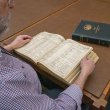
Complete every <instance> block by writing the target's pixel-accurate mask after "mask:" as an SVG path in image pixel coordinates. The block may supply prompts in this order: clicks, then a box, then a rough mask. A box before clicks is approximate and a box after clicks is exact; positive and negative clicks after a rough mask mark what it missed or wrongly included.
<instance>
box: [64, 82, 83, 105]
mask: <svg viewBox="0 0 110 110" xmlns="http://www.w3.org/2000/svg"><path fill="white" fill-rule="evenodd" d="M62 93H63V94H67V95H68V96H70V97H71V98H72V99H73V100H75V101H76V103H77V105H80V104H81V103H82V97H83V93H82V90H81V88H80V87H79V86H78V85H76V84H72V85H71V86H69V87H68V88H67V89H66V90H64V91H63V92H62Z"/></svg>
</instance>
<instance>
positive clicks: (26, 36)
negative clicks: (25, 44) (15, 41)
mask: <svg viewBox="0 0 110 110" xmlns="http://www.w3.org/2000/svg"><path fill="white" fill-rule="evenodd" d="M21 37H22V38H23V39H31V38H32V37H31V36H29V35H21Z"/></svg>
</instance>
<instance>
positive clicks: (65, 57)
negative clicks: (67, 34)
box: [39, 39, 93, 78]
mask: <svg viewBox="0 0 110 110" xmlns="http://www.w3.org/2000/svg"><path fill="white" fill-rule="evenodd" d="M92 49H93V48H92V47H89V46H86V45H82V44H80V43H78V42H76V41H73V40H71V39H68V40H66V41H64V42H62V43H61V44H60V45H59V46H58V47H56V48H55V49H54V50H52V51H51V52H49V53H48V54H47V55H45V56H44V57H43V58H42V59H41V60H40V61H39V62H40V63H41V64H42V65H45V66H46V67H47V68H49V69H50V70H51V71H53V72H54V73H55V74H57V75H58V76H60V77H63V78H66V77H67V76H68V74H69V73H71V72H72V71H73V69H74V68H75V67H76V66H77V65H78V64H79V63H80V61H81V59H82V58H83V57H85V56H86V55H87V54H88V53H90V51H92Z"/></svg>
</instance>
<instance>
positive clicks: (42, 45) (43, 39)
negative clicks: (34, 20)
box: [15, 32, 65, 62]
mask: <svg viewBox="0 0 110 110" xmlns="http://www.w3.org/2000/svg"><path fill="white" fill-rule="evenodd" d="M64 40H65V39H64V38H63V37H62V36H60V35H58V34H52V33H48V32H41V33H39V34H37V35H36V36H34V37H33V39H32V40H31V42H29V43H28V44H26V45H25V46H23V47H21V48H19V49H16V50H15V51H16V52H17V53H18V54H20V55H24V56H27V57H29V58H31V59H32V60H33V61H34V62H37V61H38V60H39V59H40V58H41V57H42V56H44V55H45V54H46V53H48V52H49V51H50V50H51V49H53V48H54V47H56V46H57V45H58V44H60V43H61V42H62V41H64Z"/></svg>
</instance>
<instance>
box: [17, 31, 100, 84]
mask: <svg viewBox="0 0 110 110" xmlns="http://www.w3.org/2000/svg"><path fill="white" fill-rule="evenodd" d="M92 50H93V48H92V47H90V46H86V45H83V44H80V43H78V42H76V41H74V40H71V39H67V40H65V39H64V38H63V37H62V36H61V35H58V34H52V33H48V32H41V33H39V34H37V35H36V36H34V37H33V39H32V40H31V41H30V42H29V43H28V44H26V45H25V46H23V47H21V48H18V49H16V50H15V52H16V53H17V54H19V55H20V56H22V57H23V58H25V59H27V60H30V61H31V62H33V64H36V65H37V67H39V68H40V69H42V70H44V71H45V72H46V73H48V74H50V75H52V76H54V77H55V78H57V79H58V80H61V81H63V82H65V83H66V84H71V83H72V82H73V81H74V80H75V78H76V77H77V76H78V75H79V74H80V61H81V60H82V58H84V57H85V56H87V57H88V58H90V59H92V60H94V62H97V61H98V59H99V57H98V56H97V54H96V53H94V52H93V51H92Z"/></svg>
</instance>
